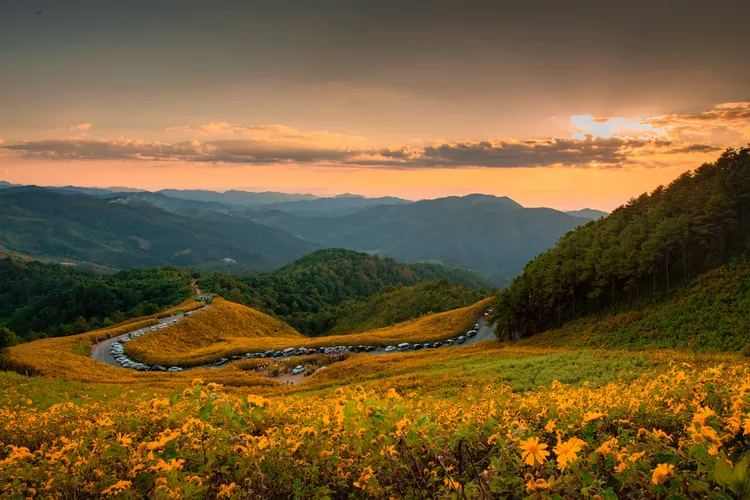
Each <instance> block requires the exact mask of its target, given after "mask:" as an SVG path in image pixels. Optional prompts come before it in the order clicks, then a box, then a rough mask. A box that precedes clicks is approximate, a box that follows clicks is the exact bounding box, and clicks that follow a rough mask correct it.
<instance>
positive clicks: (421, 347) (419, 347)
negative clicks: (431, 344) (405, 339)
mask: <svg viewBox="0 0 750 500" xmlns="http://www.w3.org/2000/svg"><path fill="white" fill-rule="evenodd" d="M423 348H424V346H423V345H422V344H414V348H413V349H414V350H415V351H418V350H420V349H423Z"/></svg>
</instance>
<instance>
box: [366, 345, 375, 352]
mask: <svg viewBox="0 0 750 500" xmlns="http://www.w3.org/2000/svg"><path fill="white" fill-rule="evenodd" d="M376 349H377V347H375V346H374V345H368V346H367V348H366V349H365V350H366V351H367V352H372V351H374V350H376Z"/></svg>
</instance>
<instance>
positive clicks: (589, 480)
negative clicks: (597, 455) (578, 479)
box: [581, 470, 594, 486]
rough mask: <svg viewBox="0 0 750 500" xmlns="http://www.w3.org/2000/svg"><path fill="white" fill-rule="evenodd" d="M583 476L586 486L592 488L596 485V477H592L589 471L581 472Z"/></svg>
mask: <svg viewBox="0 0 750 500" xmlns="http://www.w3.org/2000/svg"><path fill="white" fill-rule="evenodd" d="M581 476H583V485H584V486H591V485H592V484H594V476H592V475H591V473H590V472H589V471H587V470H583V471H581Z"/></svg>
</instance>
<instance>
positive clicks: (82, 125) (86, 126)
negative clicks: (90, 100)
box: [70, 123, 93, 131]
mask: <svg viewBox="0 0 750 500" xmlns="http://www.w3.org/2000/svg"><path fill="white" fill-rule="evenodd" d="M91 127H93V125H92V124H91V123H77V124H75V125H73V126H71V127H70V129H71V130H83V131H88V130H90V129H91Z"/></svg>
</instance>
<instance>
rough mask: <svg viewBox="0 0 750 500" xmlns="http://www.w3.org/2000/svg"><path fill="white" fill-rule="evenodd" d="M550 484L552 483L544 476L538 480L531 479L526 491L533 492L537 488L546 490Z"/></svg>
mask: <svg viewBox="0 0 750 500" xmlns="http://www.w3.org/2000/svg"><path fill="white" fill-rule="evenodd" d="M550 486H551V485H550V484H549V483H548V482H547V480H546V479H544V478H539V479H537V480H536V481H531V480H529V481H527V482H526V493H531V492H532V491H536V490H546V489H548V488H549V487H550Z"/></svg>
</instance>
